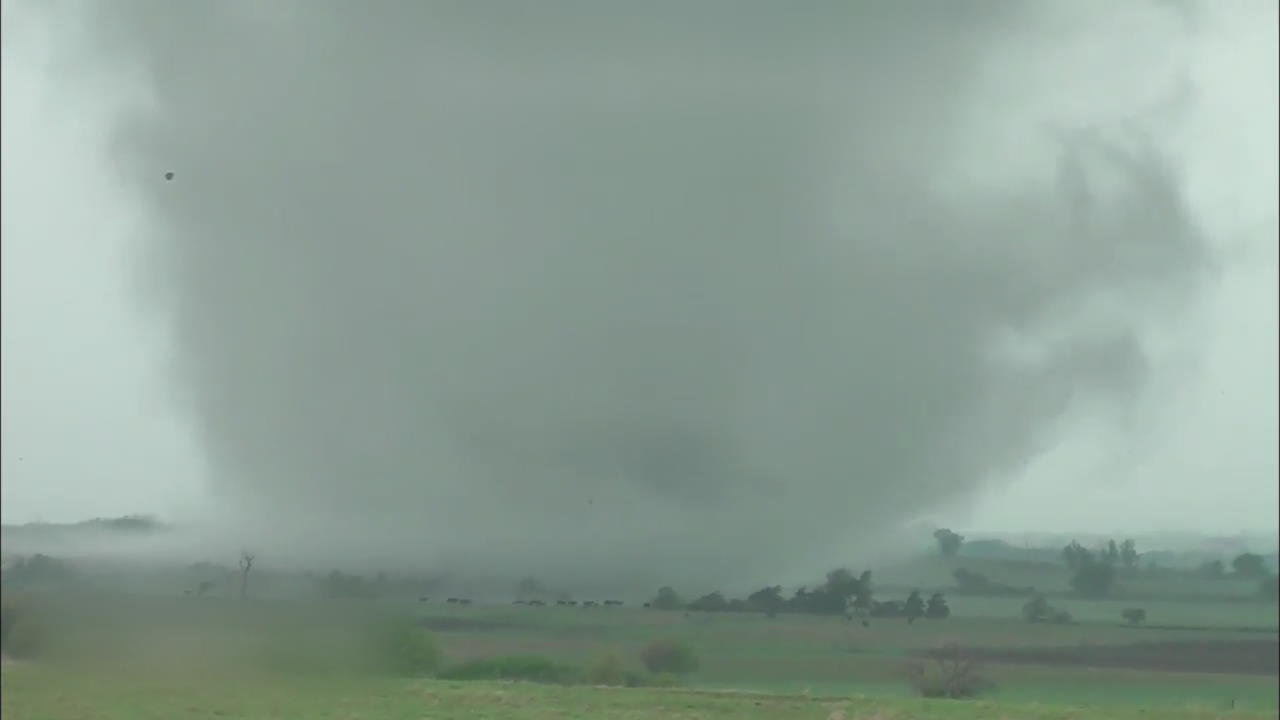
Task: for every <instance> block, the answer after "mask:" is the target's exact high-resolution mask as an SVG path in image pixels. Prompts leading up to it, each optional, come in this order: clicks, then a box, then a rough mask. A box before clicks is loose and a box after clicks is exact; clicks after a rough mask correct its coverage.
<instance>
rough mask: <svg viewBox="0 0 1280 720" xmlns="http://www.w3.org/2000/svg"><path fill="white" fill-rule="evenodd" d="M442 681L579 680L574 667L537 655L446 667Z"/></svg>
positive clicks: (555, 682) (578, 673)
mask: <svg viewBox="0 0 1280 720" xmlns="http://www.w3.org/2000/svg"><path fill="white" fill-rule="evenodd" d="M439 677H440V678H441V679H444V680H525V681H528V682H536V683H550V684H569V683H572V682H576V681H577V680H579V679H580V677H581V673H580V672H579V671H578V669H577V668H574V667H572V666H569V665H561V664H558V663H556V662H553V661H552V660H551V659H550V658H546V657H542V656H540V655H518V656H511V657H498V658H488V659H485V660H472V661H471V662H465V663H462V664H461V665H455V666H453V667H451V668H446V669H445V670H444V671H443V672H441V673H440V675H439Z"/></svg>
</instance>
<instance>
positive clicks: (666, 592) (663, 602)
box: [651, 587, 680, 610]
mask: <svg viewBox="0 0 1280 720" xmlns="http://www.w3.org/2000/svg"><path fill="white" fill-rule="evenodd" d="M651 604H652V605H653V608H654V609H655V610H676V609H679V607H680V596H679V595H677V594H676V591H675V590H672V589H671V588H669V587H662V588H659V589H658V594H657V596H656V597H654V598H653V602H652V603H651Z"/></svg>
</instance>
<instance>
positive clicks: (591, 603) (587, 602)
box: [582, 600, 596, 608]
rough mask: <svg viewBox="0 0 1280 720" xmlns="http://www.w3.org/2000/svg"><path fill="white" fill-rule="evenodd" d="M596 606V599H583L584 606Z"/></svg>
mask: <svg viewBox="0 0 1280 720" xmlns="http://www.w3.org/2000/svg"><path fill="white" fill-rule="evenodd" d="M595 606H596V601H595V600H583V601H582V607H584V608H589V607H595Z"/></svg>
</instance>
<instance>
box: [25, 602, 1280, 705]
mask: <svg viewBox="0 0 1280 720" xmlns="http://www.w3.org/2000/svg"><path fill="white" fill-rule="evenodd" d="M1019 604H1020V603H1019V602H1018V601H1017V600H1005V599H957V600H956V601H955V602H954V603H953V607H954V609H955V612H956V617H953V618H949V619H946V620H933V621H927V620H922V621H919V622H917V623H915V624H907V623H906V622H905V621H902V620H871V621H870V625H869V626H867V627H864V626H862V624H861V623H860V622H857V621H854V622H850V621H847V620H845V619H844V618H843V617H817V616H804V615H782V616H779V617H778V618H776V619H772V620H771V619H768V618H766V617H764V616H762V615H758V614H736V613H722V614H698V613H684V612H682V611H673V612H659V611H651V610H644V609H639V608H610V609H604V608H594V609H589V610H587V609H579V608H556V607H545V608H528V607H514V606H489V607H484V606H475V607H467V608H461V607H452V606H439V605H420V604H418V603H415V602H407V601H405V602H397V601H379V602H370V601H321V600H311V599H291V600H290V599H275V600H265V599H260V600H250V601H248V602H244V603H242V602H238V601H235V600H232V599H224V598H205V599H200V600H193V599H191V598H174V597H121V596H98V595H95V596H73V595H59V596H50V597H46V598H43V601H42V604H41V612H40V616H41V617H42V619H43V621H44V624H45V625H46V626H47V627H49V628H51V631H50V632H49V634H48V637H47V638H44V643H43V644H44V649H45V652H44V654H43V656H42V658H41V659H37V660H33V661H29V662H18V663H13V664H10V665H8V666H7V667H6V668H5V669H4V676H3V708H2V710H3V713H4V717H5V718H19V719H21V718H32V719H34V718H45V719H49V720H53V719H55V718H65V719H66V720H80V719H87V718H103V719H107V718H173V717H222V718H230V719H232V720H239V719H241V718H293V717H297V718H302V717H317V718H320V717H323V718H362V719H363V720H376V719H377V718H454V717H456V718H485V717H491V718H508V717H510V718H526V717H527V718H544V717H546V718H549V717H565V718H570V717H582V718H588V717H590V718H633V717H634V718H638V717H676V718H678V717H689V718H692V717H701V718H715V717H734V718H743V717H760V718H792V717H795V718H801V717H803V718H827V717H829V716H833V715H832V714H833V713H835V715H834V716H833V717H840V715H839V712H843V713H845V716H846V717H849V718H853V717H864V718H880V719H882V720H883V719H885V718H901V719H905V718H969V717H972V718H1011V719H1012V718H1029V719H1034V718H1127V717H1133V718H1138V717H1143V718H1157V717H1159V718H1175V719H1176V718H1211V717H1224V718H1225V717H1231V718H1261V717H1269V718H1271V717H1277V690H1278V687H1280V685H1278V682H1277V673H1276V671H1275V664H1274V655H1275V642H1276V637H1277V636H1276V633H1275V626H1276V614H1275V606H1274V605H1265V604H1261V603H1254V604H1248V603H1240V602H1228V601H1223V602H1221V603H1203V602H1202V603H1189V602H1176V601H1168V602H1164V603H1161V604H1156V603H1150V604H1147V607H1148V610H1149V612H1150V613H1151V616H1152V622H1155V623H1158V624H1163V625H1169V626H1174V625H1185V626H1186V627H1181V628H1179V627H1152V628H1130V627H1125V626H1123V625H1121V624H1120V623H1119V617H1118V615H1119V610H1118V608H1119V607H1121V606H1123V605H1125V603H1123V602H1114V601H1103V602H1099V601H1091V602H1086V601H1075V602H1071V603H1067V602H1065V601H1064V602H1063V605H1064V606H1066V607H1068V608H1069V609H1070V610H1071V611H1072V612H1073V613H1074V614H1075V615H1076V616H1077V617H1079V618H1081V619H1082V620H1083V621H1082V622H1080V623H1079V624H1076V625H1061V626H1060V625H1048V624H1029V623H1026V622H1024V621H1022V620H1020V619H1018V614H1017V609H1018V606H1019ZM392 616H404V617H410V616H411V617H413V618H414V619H415V621H416V622H417V623H419V624H420V625H422V626H425V627H427V628H429V629H430V630H431V631H432V633H433V634H434V636H435V638H436V640H437V643H438V645H439V647H440V650H441V653H442V655H443V662H444V663H445V664H446V665H447V664H452V663H458V662H462V661H465V660H470V659H484V658H493V657H501V656H511V655H539V656H545V657H548V658H552V659H554V660H556V661H557V662H563V663H568V664H572V665H576V666H580V667H584V666H587V665H590V664H591V663H592V662H593V661H595V660H597V659H598V658H600V657H601V656H602V655H604V654H606V653H611V652H612V653H616V654H617V655H618V656H619V657H621V658H623V659H624V661H625V663H626V664H627V666H628V667H627V669H628V670H630V671H633V672H635V673H641V672H642V668H641V665H640V663H639V660H638V657H639V651H640V649H641V648H642V647H643V646H644V645H645V644H647V643H649V642H651V641H653V640H655V639H674V640H677V641H680V642H682V643H685V644H687V645H688V646H689V647H691V648H692V649H693V651H694V652H695V654H696V655H697V656H698V658H699V659H700V661H701V662H700V668H699V669H698V670H697V671H696V672H695V673H693V674H692V675H690V676H688V677H687V678H686V679H685V681H684V684H685V685H686V687H685V688H682V689H678V690H669V689H656V688H635V689H630V688H615V689H605V688H590V687H581V686H574V687H559V686H544V685H531V684H495V683H487V682H443V681H436V680H429V679H413V680H397V679H393V678H390V677H385V676H379V675H377V674H373V673H369V672H366V671H363V670H362V669H361V668H359V667H357V665H355V664H353V663H350V662H346V661H345V658H346V656H349V655H351V654H352V652H353V649H354V648H355V647H356V645H355V644H353V638H355V635H354V634H353V632H354V631H355V630H357V629H358V628H360V627H363V626H364V625H365V624H366V621H369V620H372V619H377V618H386V617H392ZM1241 627H1253V628H1269V631H1258V630H1256V629H1255V630H1253V631H1250V632H1242V631H1241V630H1240V628H1241ZM1192 628H1199V629H1192ZM1222 643H1235V644H1236V645H1233V646H1230V647H1228V646H1225V645H1222ZM1268 643H1269V645H1268ZM945 644H956V645H960V646H964V647H967V648H972V649H974V651H975V652H977V651H978V650H981V651H982V652H983V653H985V654H984V655H983V656H982V657H984V658H986V660H984V663H983V673H984V674H985V675H986V676H987V677H988V678H990V679H991V680H992V681H993V683H994V689H993V690H991V691H990V692H989V693H987V694H985V695H983V696H982V697H981V698H980V699H978V700H965V701H947V700H941V701H926V700H921V699H919V698H915V697H913V696H912V695H913V693H912V690H911V688H910V687H909V685H908V683H907V682H906V680H905V677H904V674H903V669H904V665H905V663H906V662H907V660H908V659H909V658H910V657H912V656H913V654H916V653H919V652H921V651H927V650H929V649H931V648H936V647H938V646H941V645H945ZM1019 652H1030V653H1033V654H1034V657H1033V661H1030V662H1029V661H1027V660H1026V659H1025V658H1019V657H1018V656H1017V655H1016V653H1019ZM1268 655H1269V656H1270V657H1271V658H1272V660H1270V661H1268V660H1267V659H1266V658H1267V656H1268ZM1171 659H1172V660H1176V661H1177V662H1176V663H1174V664H1175V665H1177V666H1178V667H1177V668H1175V670H1176V671H1171V670H1170V669H1169V668H1168V667H1167V666H1168V664H1169V662H1170V661H1171ZM1228 660H1230V662H1227V661H1228ZM1268 662H1270V663H1271V664H1268ZM1098 663H1103V664H1108V663H1109V664H1110V665H1111V666H1110V667H1099V666H1097V665H1098ZM1232 708H1234V709H1232ZM837 711H839V712H837Z"/></svg>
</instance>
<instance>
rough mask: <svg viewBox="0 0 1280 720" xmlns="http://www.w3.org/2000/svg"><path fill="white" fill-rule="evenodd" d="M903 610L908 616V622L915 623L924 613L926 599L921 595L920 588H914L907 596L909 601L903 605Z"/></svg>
mask: <svg viewBox="0 0 1280 720" xmlns="http://www.w3.org/2000/svg"><path fill="white" fill-rule="evenodd" d="M902 612H903V614H904V615H906V616H907V622H908V623H913V622H915V621H916V618H918V617H920V616H922V615H924V612H925V607H924V600H923V599H922V598H921V597H920V591H919V590H912V591H911V594H910V595H908V596H907V602H906V604H904V605H903V606H902Z"/></svg>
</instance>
